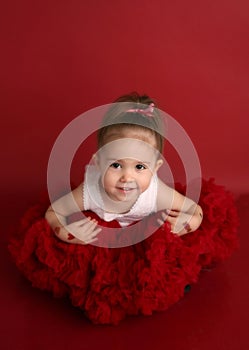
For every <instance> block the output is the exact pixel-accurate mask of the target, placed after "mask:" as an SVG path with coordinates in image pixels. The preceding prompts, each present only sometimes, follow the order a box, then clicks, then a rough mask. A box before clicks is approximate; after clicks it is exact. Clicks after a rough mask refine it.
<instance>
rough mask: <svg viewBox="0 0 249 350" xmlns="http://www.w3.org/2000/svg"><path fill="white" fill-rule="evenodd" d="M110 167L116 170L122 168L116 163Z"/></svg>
mask: <svg viewBox="0 0 249 350" xmlns="http://www.w3.org/2000/svg"><path fill="white" fill-rule="evenodd" d="M110 167H111V168H114V169H118V168H121V165H120V164H119V163H117V162H115V163H112V164H111V165H110Z"/></svg>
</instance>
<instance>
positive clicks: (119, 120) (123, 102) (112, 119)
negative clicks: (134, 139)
mask: <svg viewBox="0 0 249 350" xmlns="http://www.w3.org/2000/svg"><path fill="white" fill-rule="evenodd" d="M152 104H153V105H154V106H155V107H156V104H155V101H154V100H152V99H151V98H150V97H149V96H147V95H139V94H138V93H137V92H133V93H131V94H128V95H123V96H121V97H119V98H118V99H117V100H115V101H114V103H113V105H112V106H111V108H110V109H109V110H108V112H107V113H106V115H105V116H104V118H103V121H102V124H101V127H100V129H99V130H98V135H97V139H98V148H101V147H102V146H103V145H105V144H106V143H107V138H108V135H109V134H110V133H111V132H121V131H122V130H123V129H124V128H129V129H132V130H137V131H139V130H143V131H146V132H148V131H149V132H150V133H151V134H152V135H154V136H155V139H156V148H157V150H158V151H159V152H160V153H162V151H163V143H164V137H163V123H162V120H161V117H160V114H159V111H158V110H157V109H156V108H155V109H154V111H153V112H152V114H151V116H147V115H143V113H141V112H139V110H140V111H141V110H144V109H145V107H146V105H152ZM131 109H132V110H133V111H132V112H131V111H130V110H131ZM136 110H138V111H136Z"/></svg>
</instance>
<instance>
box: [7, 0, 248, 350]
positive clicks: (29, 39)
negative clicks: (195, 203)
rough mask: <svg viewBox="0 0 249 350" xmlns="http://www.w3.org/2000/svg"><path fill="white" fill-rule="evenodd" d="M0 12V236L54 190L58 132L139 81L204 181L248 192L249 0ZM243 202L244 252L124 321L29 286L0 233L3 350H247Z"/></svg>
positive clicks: (23, 6)
mask: <svg viewBox="0 0 249 350" xmlns="http://www.w3.org/2000/svg"><path fill="white" fill-rule="evenodd" d="M0 16H1V18H0V26H1V55H0V59H1V65H0V70H1V72H0V74H1V79H0V81H1V93H0V96H1V102H2V103H1V153H2V156H1V160H2V166H1V182H0V186H1V205H2V211H1V216H2V218H1V232H2V233H5V232H6V231H5V228H6V227H9V225H10V224H11V223H12V222H14V221H15V220H17V218H18V217H20V216H21V214H22V211H23V210H24V209H25V208H26V207H27V206H28V205H30V204H31V203H33V202H35V201H36V200H37V197H38V195H39V192H40V191H41V190H43V189H44V187H45V186H46V168H47V162H48V158H49V154H50V151H51V148H52V146H53V143H54V141H55V139H56V137H57V136H58V134H59V133H60V131H61V130H62V129H63V128H64V127H65V126H66V125H67V124H68V123H69V122H70V121H71V120H73V119H74V118H75V117H76V116H78V115H79V114H81V113H82V112H84V111H86V110H88V109H89V108H92V107H95V106H98V105H101V104H106V103H110V102H111V101H112V100H113V99H115V98H116V97H117V96H119V95H121V94H123V93H127V92H130V91H132V90H137V91H138V92H141V93H143V92H146V93H148V94H150V95H151V96H152V97H155V98H156V99H157V101H159V105H160V108H161V109H163V110H165V111H167V112H168V113H169V114H170V115H172V116H173V117H174V118H176V119H177V120H178V121H179V122H180V123H181V125H182V126H183V127H184V128H185V129H186V131H187V132H188V133H189V135H190V137H191V139H192V141H193V142H194V144H195V147H196V149H197V151H198V154H199V157H200V161H201V165H202V171H203V176H204V177H209V176H214V177H215V178H216V179H217V182H219V183H222V184H225V185H226V186H227V187H228V188H229V189H230V190H232V191H234V192H235V193H236V194H237V195H239V194H241V193H244V192H246V191H247V192H248V190H249V189H248V170H249V169H248V164H249V163H248V150H249V147H248V143H249V141H248V124H249V122H248V115H249V103H248V99H249V74H248V73H249V64H248V62H249V45H248V38H249V2H248V0H206V1H200V0H188V1H186V0H174V1H173V0H154V1H149V0H143V1H142V0H139V1H138V0H128V1H123V0H122V1H121V0H116V1H114V0H110V1H102V0H98V1H97V0H91V1H84V0H71V1H66V0H60V1H59V0H58V1H55V0H52V1H48V0H43V1H41V0H35V1H34V0H32V1H31V0H22V1H20V0H19V1H17V0H10V1H8V2H7V1H5V2H4V3H2V4H1V11H0ZM165 156H166V155H165ZM243 198H244V200H243ZM238 203H239V205H238V208H239V214H240V216H241V229H240V239H241V249H240V250H239V252H237V253H236V254H235V255H234V256H233V257H232V258H231V259H230V260H229V261H227V262H226V264H223V265H221V266H220V267H219V268H217V269H215V270H214V271H213V272H212V273H208V272H207V273H206V274H205V276H204V277H203V278H201V279H200V281H199V283H198V284H197V285H196V286H193V289H192V291H191V293H189V294H188V296H186V298H185V299H183V300H182V301H181V302H180V303H178V304H177V305H175V306H174V307H172V308H171V309H169V310H168V311H167V312H165V313H162V314H158V315H154V316H153V317H151V318H131V319H127V320H126V321H124V323H123V325H121V326H119V327H116V328H112V327H99V328H98V327H94V326H92V325H91V324H88V323H87V321H86V320H85V319H84V318H82V314H81V313H80V312H79V313H78V310H75V309H74V308H72V307H71V306H69V305H68V304H66V305H65V304H64V302H63V301H58V300H54V299H53V298H51V296H50V295H49V296H48V295H47V294H46V293H43V292H41V291H38V290H36V289H33V288H31V287H30V284H29V283H28V282H26V280H24V279H22V277H21V276H20V273H19V271H17V269H16V268H15V266H14V265H13V263H11V262H10V257H9V255H8V253H7V249H6V242H7V237H6V235H4V234H2V235H1V236H0V243H1V244H0V248H1V249H2V250H1V254H0V260H1V263H0V270H1V271H0V275H1V288H0V300H1V310H2V322H1V327H0V338H1V347H2V348H3V349H19V348H20V349H21V348H22V349H23V348H25V349H34V348H37V349H44V348H53V349H57V348H60V349H72V348H76V347H77V348H80V349H93V348H94V349H96V348H100V347H102V348H111V347H112V348H115V349H127V348H130V349H132V348H134V347H136V348H138V347H141V348H143V349H152V348H153V347H154V348H155V349H163V348H165V346H166V347H167V346H168V347H169V348H172V349H174V348H177V349H179V350H180V349H190V348H191V349H193V348H195V349H202V350H204V349H211V348H217V349H218V348H219V349H226V350H228V349H229V350H230V349H231V350H234V349H235V348H236V349H238V350H240V349H241V350H242V349H243V350H244V349H245V348H247V346H246V344H247V343H248V268H247V267H248V248H247V246H248V234H247V231H248V230H247V226H248V196H247V197H246V196H245V197H242V200H240V202H238ZM242 218H243V220H242ZM2 243H4V244H3V245H2ZM133 345H134V346H133Z"/></svg>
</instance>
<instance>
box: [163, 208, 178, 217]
mask: <svg viewBox="0 0 249 350" xmlns="http://www.w3.org/2000/svg"><path fill="white" fill-rule="evenodd" d="M166 213H167V214H168V215H170V216H173V217H177V216H179V214H180V212H179V211H178V210H170V209H167V210H166Z"/></svg>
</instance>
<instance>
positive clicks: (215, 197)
mask: <svg viewBox="0 0 249 350" xmlns="http://www.w3.org/2000/svg"><path fill="white" fill-rule="evenodd" d="M45 202H46V203H44V201H43V202H41V203H39V204H37V205H36V206H34V207H32V208H30V209H29V210H28V211H27V212H26V214H25V215H24V217H23V218H22V221H21V224H20V227H19V230H18V232H16V233H15V235H14V237H12V239H11V241H10V245H9V250H10V252H11V255H12V257H13V258H14V261H15V263H16V265H17V267H18V269H19V270H20V271H21V272H22V273H23V274H24V275H25V276H26V278H28V279H29V280H30V281H31V283H32V285H33V286H34V287H37V288H40V289H42V290H46V291H50V292H52V293H53V295H54V296H55V297H69V298H70V300H71V302H72V304H73V305H74V306H76V307H79V308H80V309H82V311H83V312H84V314H85V315H86V316H87V317H88V318H89V319H90V320H91V321H92V322H94V323H98V324H118V323H119V322H120V321H121V320H122V319H123V318H124V317H125V316H126V315H137V314H144V315H150V314H152V313H153V312H155V311H162V310H166V309H167V308H168V307H169V306H170V305H172V304H174V303H176V302H177V301H178V300H179V299H180V298H181V297H182V296H183V295H184V289H185V287H186V286H187V285H189V284H192V283H194V282H196V281H197V279H198V275H199V273H200V271H201V270H202V269H204V268H210V267H212V266H213V265H215V264H216V263H218V262H221V261H223V260H225V259H226V258H228V257H229V256H230V255H231V254H232V252H233V251H234V250H235V249H236V248H237V247H238V239H237V228H238V217H237V212H236V208H235V205H234V200H233V198H232V196H231V195H230V193H228V192H227V191H225V189H224V188H223V187H222V186H218V185H216V184H215V183H214V182H213V180H209V181H204V180H203V184H202V192H201V197H200V205H201V207H202V209H203V212H204V219H203V222H202V225H201V226H200V228H199V229H198V230H197V231H195V232H192V233H189V234H186V235H184V236H181V237H179V236H177V235H175V234H172V233H171V232H170V229H169V227H168V225H167V224H165V225H163V226H162V227H160V228H158V227H156V226H157V217H158V213H157V214H154V215H150V216H149V217H148V218H146V219H144V220H142V221H141V223H139V224H136V225H135V226H134V227H135V228H136V230H137V231H140V233H141V232H142V233H143V231H146V230H148V229H149V230H155V232H154V233H153V234H152V235H151V236H149V237H148V238H146V239H145V240H143V241H141V242H139V243H136V244H134V245H129V246H126V247H121V248H102V247H97V246H93V245H77V244H68V243H64V242H62V241H60V240H59V239H58V238H57V237H56V236H55V234H54V232H53V231H52V230H51V228H50V226H49V225H48V223H47V221H46V220H45V219H44V213H45V211H46V209H47V207H48V205H49V203H48V201H45ZM86 214H89V213H86ZM90 216H91V217H95V218H96V219H97V220H98V222H99V224H100V225H102V226H106V227H112V228H115V227H119V224H118V223H117V222H116V221H112V222H109V223H106V222H104V221H103V220H101V219H100V218H98V217H97V216H96V215H95V214H94V213H92V212H90ZM119 231H120V230H119ZM103 232H104V230H103ZM124 232H125V230H124Z"/></svg>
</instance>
